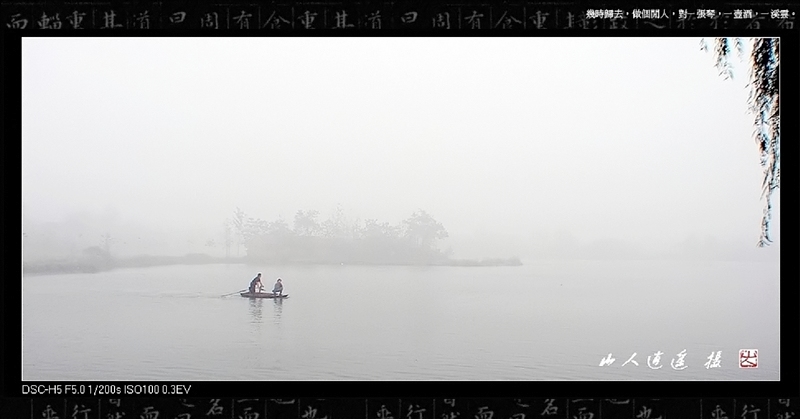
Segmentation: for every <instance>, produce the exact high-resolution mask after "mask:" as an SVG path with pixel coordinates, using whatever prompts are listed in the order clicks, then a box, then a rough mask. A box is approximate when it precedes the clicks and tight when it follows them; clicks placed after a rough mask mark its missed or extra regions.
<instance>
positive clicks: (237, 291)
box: [223, 288, 247, 297]
mask: <svg viewBox="0 0 800 419" xmlns="http://www.w3.org/2000/svg"><path fill="white" fill-rule="evenodd" d="M245 291H247V289H246V288H245V289H243V290H239V291H236V292H232V293H230V294H225V295H223V297H227V296H229V295H233V294H238V293H240V292H245Z"/></svg>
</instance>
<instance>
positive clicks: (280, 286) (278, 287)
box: [272, 278, 283, 295]
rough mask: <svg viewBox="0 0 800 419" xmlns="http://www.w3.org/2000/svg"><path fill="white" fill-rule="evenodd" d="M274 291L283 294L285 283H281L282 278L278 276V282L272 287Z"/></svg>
mask: <svg viewBox="0 0 800 419" xmlns="http://www.w3.org/2000/svg"><path fill="white" fill-rule="evenodd" d="M272 293H273V294H277V295H283V284H281V279H280V278H278V282H276V283H275V286H274V287H273V288H272Z"/></svg>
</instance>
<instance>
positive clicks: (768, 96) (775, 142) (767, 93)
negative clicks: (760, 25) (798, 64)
mask: <svg viewBox="0 0 800 419" xmlns="http://www.w3.org/2000/svg"><path fill="white" fill-rule="evenodd" d="M732 45H733V47H732ZM701 48H702V50H703V51H708V44H707V43H706V41H705V39H703V40H702V41H701ZM733 49H736V51H737V52H738V55H739V57H740V58H742V56H743V55H744V43H743V41H742V39H741V38H716V39H715V40H714V59H715V61H716V64H715V66H716V68H717V69H718V70H719V72H720V75H722V76H724V77H725V79H726V80H727V79H730V78H732V77H733V68H732V66H731V63H730V57H731V55H732V53H733ZM779 69H780V42H779V40H778V39H777V38H755V39H753V41H752V52H751V54H750V82H749V83H748V86H749V87H750V96H749V98H748V106H749V108H750V109H749V110H750V112H751V113H752V114H753V115H754V117H755V120H754V125H755V128H754V130H753V138H754V139H755V140H756V144H758V149H759V152H760V153H761V167H763V168H764V180H763V182H762V188H763V191H762V198H766V204H765V206H764V215H763V217H762V219H761V237H760V238H759V240H758V246H759V247H764V246H767V245H769V244H770V243H771V242H772V240H771V239H770V235H769V230H770V221H771V219H772V193H773V192H774V191H775V190H776V189H778V188H780V184H781V168H780V155H781V152H780V148H781V130H780V127H781V116H780V92H779V90H778V82H779V80H778V74H779Z"/></svg>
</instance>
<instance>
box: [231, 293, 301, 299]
mask: <svg viewBox="0 0 800 419" xmlns="http://www.w3.org/2000/svg"><path fill="white" fill-rule="evenodd" d="M239 295H241V296H242V297H245V298H288V297H289V295H288V294H283V295H275V294H273V293H271V292H252V293H251V292H242V293H239Z"/></svg>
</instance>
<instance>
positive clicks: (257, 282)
mask: <svg viewBox="0 0 800 419" xmlns="http://www.w3.org/2000/svg"><path fill="white" fill-rule="evenodd" d="M262 288H264V286H263V285H262V284H261V272H259V273H258V275H256V277H255V278H253V280H252V281H250V288H249V291H250V293H251V294H255V293H257V292H261V289H262Z"/></svg>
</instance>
